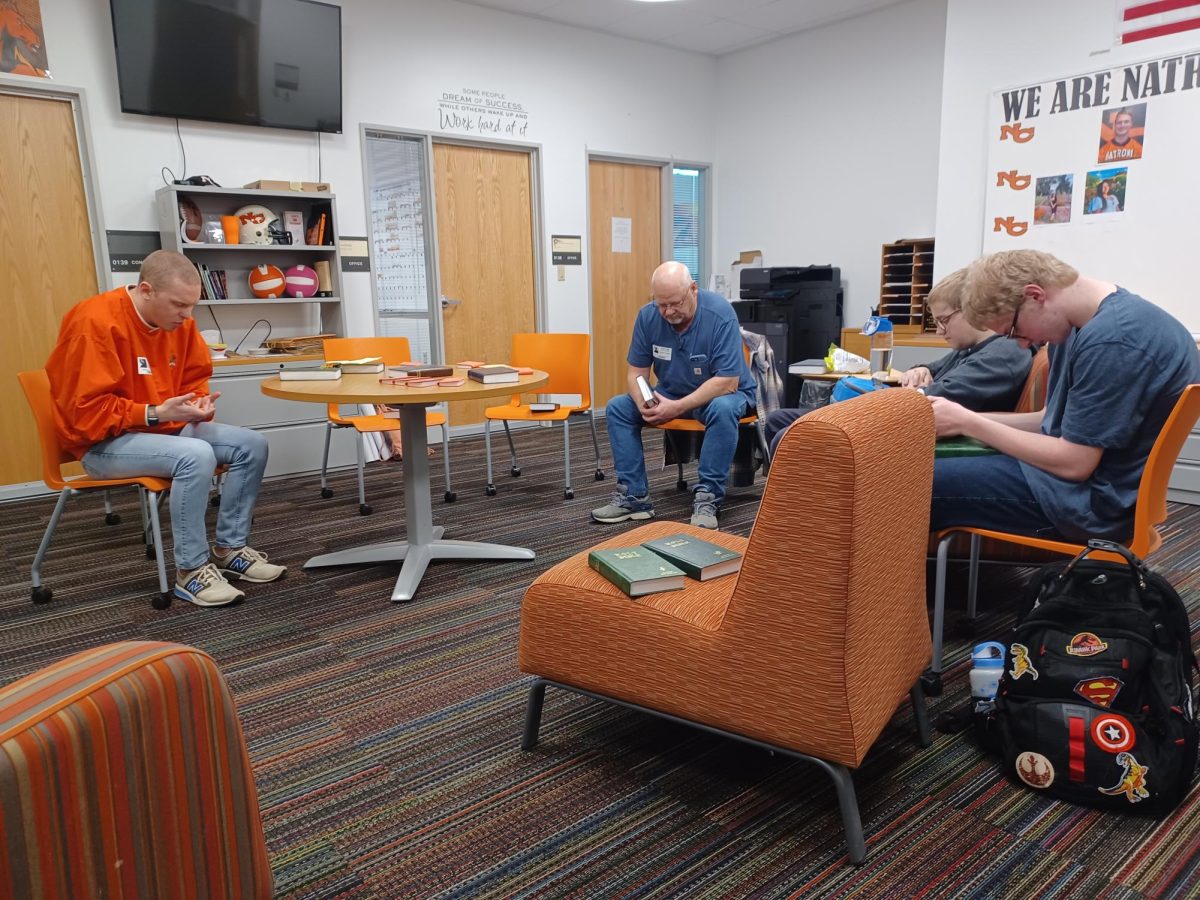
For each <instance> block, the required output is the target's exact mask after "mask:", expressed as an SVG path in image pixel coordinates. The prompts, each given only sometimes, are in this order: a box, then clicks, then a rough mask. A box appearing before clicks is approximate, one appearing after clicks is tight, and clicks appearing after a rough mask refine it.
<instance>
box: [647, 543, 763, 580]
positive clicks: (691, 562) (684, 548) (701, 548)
mask: <svg viewBox="0 0 1200 900" xmlns="http://www.w3.org/2000/svg"><path fill="white" fill-rule="evenodd" d="M642 546H643V547H646V548H647V549H649V550H653V551H654V552H655V553H657V554H658V555H659V556H661V557H662V558H663V559H665V560H666V561H667V562H669V563H672V564H673V565H676V566H678V567H679V568H681V569H683V571H684V572H686V573H687V574H688V575H690V576H691V577H692V578H695V579H696V580H697V581H708V580H709V579H710V578H719V577H720V576H722V575H729V574H730V573H732V572H736V571H737V570H738V569H740V568H741V567H742V554H740V553H739V552H738V551H736V550H730V549H729V548H728V547H722V546H720V545H718V544H714V543H712V542H711V541H706V540H703V539H701V538H698V537H692V536H691V535H690V534H668V535H665V536H663V537H660V538H655V539H654V540H652V541H643V542H642Z"/></svg>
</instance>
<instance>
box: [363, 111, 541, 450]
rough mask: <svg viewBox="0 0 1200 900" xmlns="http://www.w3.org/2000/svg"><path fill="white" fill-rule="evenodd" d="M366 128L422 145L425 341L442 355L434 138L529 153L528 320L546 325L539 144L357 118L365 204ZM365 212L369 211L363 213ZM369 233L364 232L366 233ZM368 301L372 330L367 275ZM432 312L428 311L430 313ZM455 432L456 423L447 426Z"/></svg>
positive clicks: (440, 141) (375, 313)
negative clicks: (427, 293) (427, 317)
mask: <svg viewBox="0 0 1200 900" xmlns="http://www.w3.org/2000/svg"><path fill="white" fill-rule="evenodd" d="M367 131H382V132H387V133H390V134H396V135H399V136H401V137H405V138H412V139H416V140H419V141H421V143H422V146H423V147H424V150H425V165H424V167H423V171H422V173H421V188H422V190H423V192H424V194H425V198H424V199H425V200H426V202H427V207H426V209H425V210H424V216H425V269H426V272H428V273H430V277H429V279H428V285H429V288H430V291H431V293H430V296H429V304H430V307H429V311H430V320H429V329H430V331H429V335H430V338H429V339H430V343H431V344H432V345H433V346H435V347H437V351H438V355H439V357H440V358H441V359H443V360H444V359H445V355H446V342H445V336H444V334H443V333H442V315H441V313H442V310H441V304H440V299H441V297H442V295H443V292H442V268H441V253H440V248H439V247H438V237H437V234H438V230H437V202H436V197H435V193H434V191H435V185H434V180H433V179H434V172H433V145H434V144H455V145H458V146H462V147H479V148H481V149H484V150H510V151H521V152H525V153H528V154H529V181H530V197H529V205H530V209H529V214H530V229H531V231H532V234H531V236H530V237H531V240H532V242H533V289H534V306H533V315H534V323H535V327H536V328H537V330H538V331H539V332H540V331H542V330H543V329H544V328H545V327H546V322H547V321H549V314H548V310H547V308H546V250H545V233H544V224H543V223H544V222H545V214H544V213H545V209H544V203H545V199H544V194H543V191H542V145H541V144H538V143H529V142H525V141H504V140H489V139H486V138H472V137H464V136H463V135H460V134H451V133H447V132H443V131H425V130H422V129H417V128H399V127H396V126H394V125H373V124H369V123H365V122H364V123H361V124H360V125H359V147H360V151H361V155H362V177H363V201H364V202H365V203H366V204H367V206H366V208H367V209H368V210H369V209H370V199H371V198H370V193H369V191H370V186H369V185H368V184H367V143H366V132H367ZM368 218H369V216H368ZM367 229H368V231H369V230H370V222H369V221H368V222H367ZM368 238H370V235H368ZM367 247H368V253H369V255H371V256H372V258H371V260H370V265H371V271H372V272H374V271H376V268H375V260H374V258H373V255H374V241H372V240H369V239H368V241H367ZM371 305H372V307H373V310H372V313H373V316H374V320H375V332H376V334H378V333H379V300H378V298H377V297H376V296H375V281H374V279H373V278H372V281H371ZM435 312H436V313H437V315H436V316H435V315H433V313H435ZM451 430H452V431H454V432H457V429H456V428H452V429H451Z"/></svg>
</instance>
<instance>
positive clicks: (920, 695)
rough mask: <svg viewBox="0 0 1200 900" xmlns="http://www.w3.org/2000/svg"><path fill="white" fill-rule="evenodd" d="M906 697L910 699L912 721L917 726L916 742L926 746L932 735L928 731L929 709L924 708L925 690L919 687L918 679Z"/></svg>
mask: <svg viewBox="0 0 1200 900" xmlns="http://www.w3.org/2000/svg"><path fill="white" fill-rule="evenodd" d="M908 697H909V699H910V700H911V701H912V709H913V722H914V723H915V724H916V726H917V743H918V744H920V745H921V746H922V747H928V746H929V744H930V742H931V741H932V740H933V735H932V733H931V732H930V731H929V711H928V710H927V709H926V708H925V691H923V690H922V689H921V681H920V679H918V680H917V683H916V684H914V685H913V686H912V689H911V690H909V692H908Z"/></svg>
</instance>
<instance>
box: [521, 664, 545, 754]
mask: <svg viewBox="0 0 1200 900" xmlns="http://www.w3.org/2000/svg"><path fill="white" fill-rule="evenodd" d="M545 699H546V682H545V680H544V679H542V678H535V679H534V680H533V684H531V685H530V686H529V699H528V700H526V701H525V733H524V734H523V735H522V736H521V749H522V750H532V749H533V748H534V747H536V746H537V739H538V729H539V728H541V726H542V701H544V700H545Z"/></svg>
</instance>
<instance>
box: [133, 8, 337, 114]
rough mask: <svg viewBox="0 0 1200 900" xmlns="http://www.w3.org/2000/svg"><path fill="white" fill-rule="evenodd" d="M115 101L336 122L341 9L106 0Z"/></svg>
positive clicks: (146, 108)
mask: <svg viewBox="0 0 1200 900" xmlns="http://www.w3.org/2000/svg"><path fill="white" fill-rule="evenodd" d="M111 7H112V22H113V38H114V40H115V42H116V48H117V81H118V83H119V85H120V91H121V111H122V112H127V113H141V114H142V115H147V116H169V117H171V118H180V119H204V120H208V121H213V122H233V123H236V124H238V125H263V126H266V127H268V128H293V129H296V130H298V131H325V132H332V133H335V134H340V133H341V131H342V10H341V8H340V7H337V6H333V5H331V4H328V3H317V2H315V0H111Z"/></svg>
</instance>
